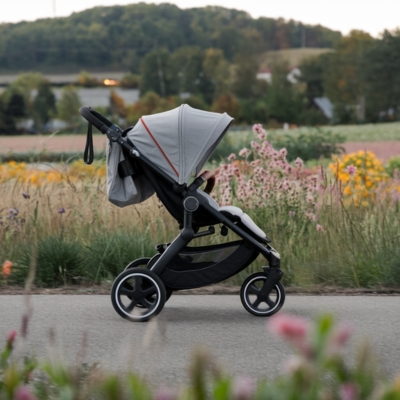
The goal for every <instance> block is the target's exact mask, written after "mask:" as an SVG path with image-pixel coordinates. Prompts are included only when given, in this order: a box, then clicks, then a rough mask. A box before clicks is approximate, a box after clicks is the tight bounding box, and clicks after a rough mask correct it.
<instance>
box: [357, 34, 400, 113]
mask: <svg viewBox="0 0 400 400" xmlns="http://www.w3.org/2000/svg"><path fill="white" fill-rule="evenodd" d="M399 66H400V29H398V30H396V31H394V32H389V31H385V32H384V34H383V36H382V39H380V40H377V41H376V42H375V43H374V45H373V46H372V47H371V48H370V49H368V51H367V52H366V54H365V59H364V74H363V78H364V80H365V88H366V103H367V113H368V115H369V117H370V118H371V119H372V120H376V119H377V118H378V114H379V112H381V111H387V110H389V109H392V110H393V117H396V113H397V119H400V75H399Z"/></svg>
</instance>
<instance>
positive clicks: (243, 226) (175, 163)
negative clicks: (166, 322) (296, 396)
mask: <svg viewBox="0 0 400 400" xmlns="http://www.w3.org/2000/svg"><path fill="white" fill-rule="evenodd" d="M79 111H80V113H81V114H82V116H83V117H84V118H85V119H86V120H87V121H88V122H89V128H88V136H87V143H86V148H85V154H84V158H85V162H86V163H88V164H90V163H91V162H92V161H93V140H92V125H94V126H95V127H96V128H97V129H98V130H99V131H100V132H102V133H103V134H106V135H107V137H108V139H109V140H108V147H107V192H108V199H109V201H111V202H112V203H113V204H115V205H117V206H119V207H125V206H127V205H130V204H137V203H140V202H143V201H145V200H146V199H148V198H149V197H150V196H152V195H153V194H154V193H156V194H157V196H158V198H159V199H160V201H161V202H162V203H163V204H164V206H165V208H166V209H167V210H168V212H169V213H170V214H171V215H172V216H173V217H174V218H175V219H176V221H177V222H178V224H179V228H180V230H181V231H180V234H179V235H178V236H177V237H176V238H175V239H174V240H173V241H172V242H171V243H167V244H158V245H157V246H156V249H157V253H156V254H155V255H153V256H152V257H149V258H140V259H137V260H134V261H132V262H131V263H130V264H129V265H128V266H127V267H126V268H125V270H124V271H123V272H121V274H120V275H119V276H118V277H117V278H116V279H115V281H114V283H113V285H112V290H111V301H112V305H113V307H114V309H115V310H116V311H117V313H118V314H119V315H120V316H121V317H123V318H126V319H129V320H131V321H147V320H148V319H150V318H152V317H154V316H155V315H157V314H158V313H160V312H161V310H162V309H163V307H164V305H165V302H166V301H167V300H168V299H169V298H170V296H171V294H172V293H173V292H174V291H177V290H183V289H192V288H199V287H202V286H207V285H211V284H214V283H217V282H221V281H224V280H225V279H227V278H229V277H231V276H233V275H235V274H237V273H239V272H240V271H242V270H243V269H245V268H246V267H247V266H249V265H250V264H251V263H252V262H253V261H254V260H255V259H256V258H257V257H258V256H259V255H260V254H261V255H262V256H263V257H264V258H265V259H266V260H267V261H268V266H265V267H263V268H262V269H263V271H260V272H257V273H254V274H252V275H250V276H249V277H248V278H247V279H246V280H245V281H244V282H243V284H242V286H241V290H240V298H241V301H242V304H243V306H244V308H245V309H246V310H247V311H248V312H250V313H251V314H253V315H256V316H264V317H266V316H270V315H273V314H275V313H276V312H277V311H279V310H280V308H281V307H282V305H283V303H284V301H285V291H284V288H283V286H282V284H281V282H280V280H281V278H282V276H283V272H282V270H281V269H280V256H279V253H278V252H277V251H276V250H275V249H274V248H273V247H272V246H271V245H270V242H271V240H270V239H268V238H267V236H266V234H265V233H264V232H263V230H262V229H260V228H259V227H258V226H257V225H256V224H255V223H254V221H253V220H252V219H251V218H250V217H249V216H248V215H247V214H245V213H244V212H243V211H242V210H241V209H240V208H238V207H234V206H224V207H220V206H219V205H218V204H217V202H216V201H215V200H214V199H213V198H212V197H211V196H210V192H211V190H212V188H213V186H214V183H215V176H214V174H213V173H211V172H210V171H205V172H203V173H200V171H201V169H202V168H203V166H204V164H205V163H206V162H207V160H208V159H209V157H210V156H211V154H212V153H213V151H214V150H215V148H216V147H217V145H218V143H219V142H220V141H221V139H222V138H223V136H224V135H225V133H226V132H227V130H228V128H229V126H230V124H231V122H232V120H233V118H231V117H230V116H229V115H227V114H226V113H224V114H219V113H213V112H206V111H201V110H197V109H194V108H191V107H190V106H188V105H182V106H180V107H178V108H176V109H174V110H171V111H167V112H163V113H159V114H154V115H148V116H143V117H142V118H140V120H139V121H138V123H137V124H136V125H135V126H134V127H130V128H128V129H126V130H125V131H123V130H122V129H121V128H119V127H118V126H117V125H115V124H113V123H112V122H110V121H109V120H108V119H106V118H105V117H103V116H102V115H101V114H99V113H98V112H96V111H94V110H92V109H91V108H89V107H82V108H80V110H79ZM192 173H194V176H195V179H194V180H193V181H192V182H191V183H189V179H190V177H191V175H192ZM203 184H206V187H205V189H204V190H203V189H201V186H202V185H203ZM228 230H232V231H233V232H234V233H236V235H238V236H239V237H240V240H235V241H232V242H228V243H223V244H216V245H210V246H189V244H190V242H191V241H192V240H193V239H195V238H199V237H202V236H208V235H214V234H221V235H223V236H226V235H227V233H228ZM133 245H134V244H133Z"/></svg>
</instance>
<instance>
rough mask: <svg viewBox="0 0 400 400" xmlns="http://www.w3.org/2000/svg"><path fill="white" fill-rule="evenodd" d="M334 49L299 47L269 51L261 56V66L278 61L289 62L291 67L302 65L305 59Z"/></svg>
mask: <svg viewBox="0 0 400 400" xmlns="http://www.w3.org/2000/svg"><path fill="white" fill-rule="evenodd" d="M330 51H333V50H332V49H326V48H325V49H324V48H322V49H321V48H307V47H305V48H299V49H284V50H272V51H267V52H266V53H264V54H262V55H261V57H260V62H261V68H266V67H270V66H272V65H273V64H275V63H277V62H287V63H288V65H289V66H290V67H293V66H298V65H300V64H301V63H302V62H303V61H304V60H306V59H307V58H311V57H316V56H319V55H320V54H323V53H327V52H330Z"/></svg>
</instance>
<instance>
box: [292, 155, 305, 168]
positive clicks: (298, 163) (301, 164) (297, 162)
mask: <svg viewBox="0 0 400 400" xmlns="http://www.w3.org/2000/svg"><path fill="white" fill-rule="evenodd" d="M294 165H295V166H296V167H297V168H298V169H300V168H303V167H304V162H303V160H302V159H301V158H299V157H297V158H296V160H295V162H294Z"/></svg>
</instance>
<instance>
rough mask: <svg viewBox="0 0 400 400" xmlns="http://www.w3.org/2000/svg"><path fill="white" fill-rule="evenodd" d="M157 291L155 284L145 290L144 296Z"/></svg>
mask: <svg viewBox="0 0 400 400" xmlns="http://www.w3.org/2000/svg"><path fill="white" fill-rule="evenodd" d="M156 293H157V288H156V287H155V286H151V287H149V288H148V289H146V290H143V294H144V297H148V296H151V295H152V294H156Z"/></svg>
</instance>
